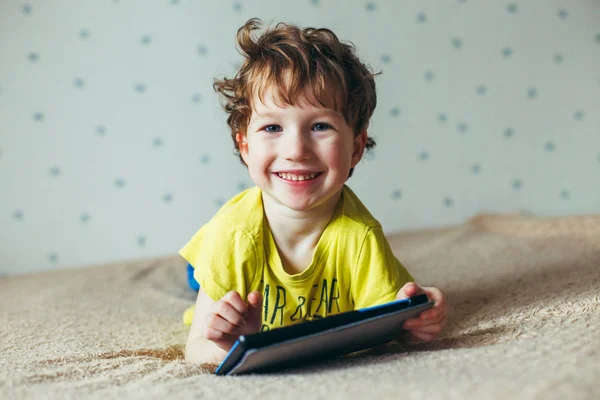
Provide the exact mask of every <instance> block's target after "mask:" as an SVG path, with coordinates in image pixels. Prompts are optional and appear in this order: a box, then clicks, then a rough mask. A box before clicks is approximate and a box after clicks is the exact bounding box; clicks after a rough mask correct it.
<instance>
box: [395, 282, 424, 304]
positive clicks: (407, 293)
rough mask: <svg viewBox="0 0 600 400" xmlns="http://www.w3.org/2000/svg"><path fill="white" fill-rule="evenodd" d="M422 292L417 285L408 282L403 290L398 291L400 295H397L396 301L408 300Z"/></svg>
mask: <svg viewBox="0 0 600 400" xmlns="http://www.w3.org/2000/svg"><path fill="white" fill-rule="evenodd" d="M420 291H422V290H421V288H420V287H419V285H417V284H416V283H414V282H408V283H406V284H405V285H404V286H402V288H401V289H400V290H399V291H398V294H397V295H396V299H397V300H401V299H406V298H409V297H412V296H414V295H416V294H417V293H419V292H420Z"/></svg>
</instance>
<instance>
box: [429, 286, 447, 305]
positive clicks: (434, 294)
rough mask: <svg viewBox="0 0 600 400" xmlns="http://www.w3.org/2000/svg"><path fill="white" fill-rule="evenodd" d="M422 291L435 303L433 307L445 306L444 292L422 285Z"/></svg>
mask: <svg viewBox="0 0 600 400" xmlns="http://www.w3.org/2000/svg"><path fill="white" fill-rule="evenodd" d="M423 291H424V292H425V293H426V294H427V297H429V299H430V300H432V301H433V302H434V303H435V307H436V308H438V307H447V305H446V296H444V292H442V291H441V290H440V289H438V288H436V287H423Z"/></svg>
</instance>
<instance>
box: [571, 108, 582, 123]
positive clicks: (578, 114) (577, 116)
mask: <svg viewBox="0 0 600 400" xmlns="http://www.w3.org/2000/svg"><path fill="white" fill-rule="evenodd" d="M583 116H584V114H583V111H581V110H577V111H575V112H574V113H573V118H575V120H576V121H581V120H582V119H583Z"/></svg>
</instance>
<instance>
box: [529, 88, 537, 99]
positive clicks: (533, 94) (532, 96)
mask: <svg viewBox="0 0 600 400" xmlns="http://www.w3.org/2000/svg"><path fill="white" fill-rule="evenodd" d="M537 94H538V93H537V89H536V88H534V87H532V88H529V89H527V97H529V98H530V99H535V98H536V97H537Z"/></svg>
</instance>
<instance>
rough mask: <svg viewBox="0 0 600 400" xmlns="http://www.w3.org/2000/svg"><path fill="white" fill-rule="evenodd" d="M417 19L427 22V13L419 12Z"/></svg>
mask: <svg viewBox="0 0 600 400" xmlns="http://www.w3.org/2000/svg"><path fill="white" fill-rule="evenodd" d="M417 21H419V22H427V15H425V13H424V12H420V13H418V14H417Z"/></svg>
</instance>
